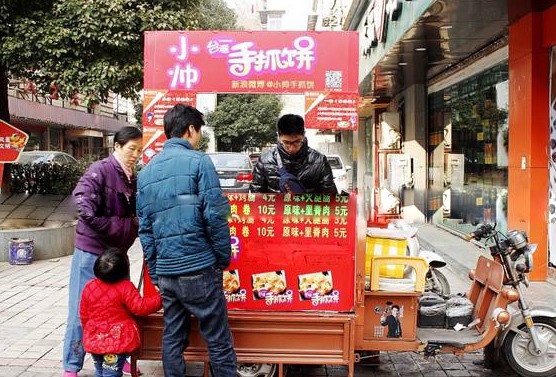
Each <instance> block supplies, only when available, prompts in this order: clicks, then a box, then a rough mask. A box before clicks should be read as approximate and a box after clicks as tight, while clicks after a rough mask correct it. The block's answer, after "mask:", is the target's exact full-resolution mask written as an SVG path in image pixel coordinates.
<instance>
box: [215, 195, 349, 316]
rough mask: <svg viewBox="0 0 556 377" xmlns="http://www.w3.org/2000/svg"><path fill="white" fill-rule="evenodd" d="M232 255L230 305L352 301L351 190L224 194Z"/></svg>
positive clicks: (331, 306)
mask: <svg viewBox="0 0 556 377" xmlns="http://www.w3.org/2000/svg"><path fill="white" fill-rule="evenodd" d="M227 195H228V198H229V199H230V204H231V209H232V216H231V218H230V233H231V237H232V261H231V264H230V267H229V268H228V269H227V270H226V271H224V291H225V294H226V299H227V301H228V308H230V309H250V310H283V311H291V310H330V311H337V312H349V311H352V310H353V307H354V278H355V275H354V274H355V210H356V209H355V196H354V195H350V196H347V195H346V196H341V195H329V194H298V195H291V194H278V195H276V194H231V193H230V194H227Z"/></svg>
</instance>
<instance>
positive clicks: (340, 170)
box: [326, 154, 351, 192]
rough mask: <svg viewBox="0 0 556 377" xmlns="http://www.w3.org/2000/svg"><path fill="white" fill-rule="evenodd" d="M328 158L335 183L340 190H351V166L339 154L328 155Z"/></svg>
mask: <svg viewBox="0 0 556 377" xmlns="http://www.w3.org/2000/svg"><path fill="white" fill-rule="evenodd" d="M326 159H327V160H328V163H329V164H330V167H331V168H332V174H333V175H334V183H335V184H336V188H337V189H338V192H342V191H348V190H349V178H348V172H349V171H350V170H351V166H346V165H344V162H343V161H342V158H341V157H340V156H338V155H337V154H329V155H326Z"/></svg>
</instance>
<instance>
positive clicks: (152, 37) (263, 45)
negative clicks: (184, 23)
mask: <svg viewBox="0 0 556 377" xmlns="http://www.w3.org/2000/svg"><path fill="white" fill-rule="evenodd" d="M358 38H359V37H358V33H357V32H315V31H305V32H273V31H256V32H253V31H187V32H185V31H156V32H155V31H151V32H146V33H145V73H144V74H145V77H144V88H145V89H147V90H162V89H167V90H192V91H196V92H222V93H226V92H251V93H257V92H258V93H268V92H273V93H305V92H307V91H340V92H342V91H343V92H356V91H357V90H358V74H359V71H358V64H359V59H358V56H357V54H358V43H359V40H358ZM340 56H341V59H339V58H338V57H340Z"/></svg>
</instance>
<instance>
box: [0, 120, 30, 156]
mask: <svg viewBox="0 0 556 377" xmlns="http://www.w3.org/2000/svg"><path fill="white" fill-rule="evenodd" d="M27 141H29V135H27V134H26V133H25V132H23V131H21V130H19V129H17V128H15V127H14V126H12V125H11V124H9V123H6V122H4V121H3V120H0V163H10V162H15V161H17V159H18V158H19V155H20V154H21V152H23V149H24V148H25V145H27Z"/></svg>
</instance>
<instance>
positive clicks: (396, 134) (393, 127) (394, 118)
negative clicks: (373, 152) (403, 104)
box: [379, 112, 402, 149]
mask: <svg viewBox="0 0 556 377" xmlns="http://www.w3.org/2000/svg"><path fill="white" fill-rule="evenodd" d="M401 140H402V135H401V133H400V113H398V112H385V113H382V114H380V135H379V147H380V149H399V148H400V147H401Z"/></svg>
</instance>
